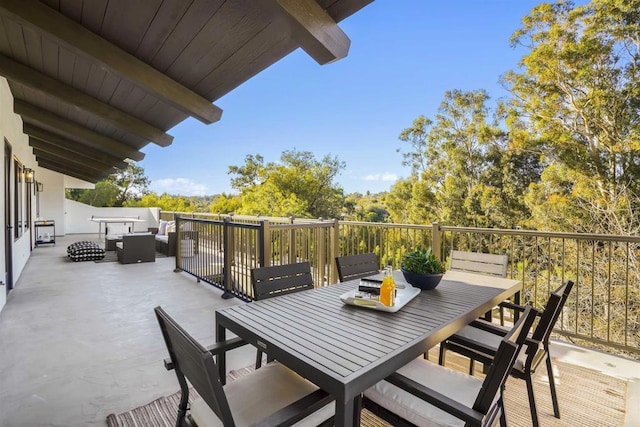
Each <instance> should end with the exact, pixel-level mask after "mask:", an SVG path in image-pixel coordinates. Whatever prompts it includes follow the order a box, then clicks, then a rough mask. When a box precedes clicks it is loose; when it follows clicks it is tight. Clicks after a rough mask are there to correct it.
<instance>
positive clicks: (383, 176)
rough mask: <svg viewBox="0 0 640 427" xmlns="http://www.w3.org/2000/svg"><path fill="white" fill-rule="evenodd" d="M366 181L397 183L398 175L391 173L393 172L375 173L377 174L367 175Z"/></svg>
mask: <svg viewBox="0 0 640 427" xmlns="http://www.w3.org/2000/svg"><path fill="white" fill-rule="evenodd" d="M364 180H365V181H385V182H395V181H397V180H398V175H396V174H395V173H391V172H385V173H375V174H370V175H366V176H365V177H364Z"/></svg>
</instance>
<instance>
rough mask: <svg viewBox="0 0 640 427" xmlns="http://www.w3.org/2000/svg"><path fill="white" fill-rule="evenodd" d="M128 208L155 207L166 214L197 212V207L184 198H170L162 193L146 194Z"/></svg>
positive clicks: (170, 196)
mask: <svg viewBox="0 0 640 427" xmlns="http://www.w3.org/2000/svg"><path fill="white" fill-rule="evenodd" d="M129 206H137V207H157V208H160V210H163V211H167V212H194V211H199V210H198V208H197V206H196V205H195V204H194V203H193V202H192V201H191V200H190V199H189V198H188V197H186V196H172V195H170V194H167V193H162V194H161V195H160V196H158V195H157V194H156V193H147V194H145V195H144V196H142V198H140V200H138V201H134V202H131V204H130V205H129Z"/></svg>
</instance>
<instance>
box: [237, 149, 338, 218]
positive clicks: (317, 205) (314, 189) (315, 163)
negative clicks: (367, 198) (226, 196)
mask: <svg viewBox="0 0 640 427" xmlns="http://www.w3.org/2000/svg"><path fill="white" fill-rule="evenodd" d="M345 166H346V165H345V163H344V162H342V161H340V160H339V159H338V158H337V157H331V156H330V155H326V156H324V157H323V158H322V159H320V160H318V159H316V157H315V155H314V154H313V153H312V152H310V151H297V150H295V149H294V150H287V151H284V152H283V153H282V155H281V156H280V161H279V162H269V163H265V161H264V158H263V157H262V156H260V155H255V156H254V155H248V156H247V157H246V158H245V164H244V165H242V166H230V167H229V174H230V175H232V176H233V178H232V179H231V186H232V187H233V188H234V189H235V190H237V191H239V192H240V199H241V206H240V207H239V209H238V211H237V212H236V213H241V214H247V215H270V216H296V217H307V218H318V217H324V218H336V217H338V216H339V215H340V211H341V209H342V203H343V191H342V188H340V187H339V186H338V184H337V183H336V182H335V180H336V177H337V175H338V174H339V173H340V171H341V170H343V169H344V168H345Z"/></svg>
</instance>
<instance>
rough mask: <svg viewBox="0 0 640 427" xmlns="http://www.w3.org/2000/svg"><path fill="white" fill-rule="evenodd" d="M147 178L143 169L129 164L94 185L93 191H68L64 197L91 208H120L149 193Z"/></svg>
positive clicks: (131, 163)
mask: <svg viewBox="0 0 640 427" xmlns="http://www.w3.org/2000/svg"><path fill="white" fill-rule="evenodd" d="M150 183H151V182H150V181H149V178H147V177H146V176H145V174H144V168H142V167H141V166H138V165H136V164H135V163H133V162H130V163H129V164H128V165H127V167H126V168H125V169H118V170H117V171H116V172H114V173H113V174H111V175H109V176H108V177H107V178H106V179H104V180H102V181H99V182H97V183H96V185H95V188H94V189H69V190H67V191H66V197H67V198H68V199H71V200H76V201H78V202H81V203H86V204H88V205H91V206H100V207H107V206H109V207H114V206H115V207H122V206H128V205H131V204H134V203H136V201H138V200H140V198H141V197H142V196H144V195H145V194H148V193H149V189H148V187H149V184H150Z"/></svg>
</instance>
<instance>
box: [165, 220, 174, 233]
mask: <svg viewBox="0 0 640 427" xmlns="http://www.w3.org/2000/svg"><path fill="white" fill-rule="evenodd" d="M174 231H176V222H175V221H169V222H168V223H167V234H169V233H171V232H174Z"/></svg>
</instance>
